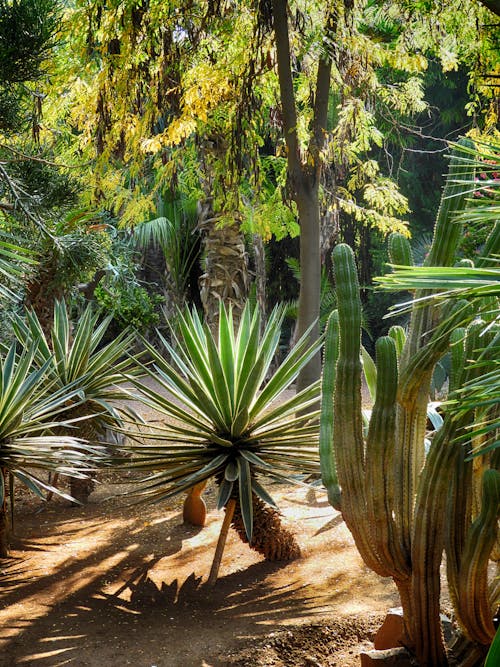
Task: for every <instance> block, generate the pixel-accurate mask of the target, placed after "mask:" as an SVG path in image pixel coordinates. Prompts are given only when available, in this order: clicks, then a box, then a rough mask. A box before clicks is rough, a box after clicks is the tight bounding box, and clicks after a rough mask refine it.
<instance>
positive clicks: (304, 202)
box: [272, 0, 336, 390]
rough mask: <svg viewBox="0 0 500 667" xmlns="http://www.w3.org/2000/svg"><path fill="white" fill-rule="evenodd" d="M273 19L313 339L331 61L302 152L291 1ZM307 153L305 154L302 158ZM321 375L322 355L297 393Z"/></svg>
mask: <svg viewBox="0 0 500 667" xmlns="http://www.w3.org/2000/svg"><path fill="white" fill-rule="evenodd" d="M272 6H273V20H274V33H275V40H276V57H277V64H278V78H279V85H280V97H281V106H282V112H283V131H284V135H285V142H286V148H287V160H288V181H289V186H290V189H291V196H292V198H293V199H294V201H295V203H296V204H297V209H298V213H299V225H300V273H301V281H300V282H301V284H300V294H299V321H298V333H299V335H300V334H302V333H304V331H306V330H307V329H308V328H309V327H310V326H311V325H312V326H313V328H312V330H311V334H310V337H311V341H313V340H315V339H317V337H318V335H319V325H318V320H319V305H320V290H321V256H320V206H319V197H318V192H319V182H320V178H321V169H322V156H321V152H322V149H323V145H324V141H325V136H326V124H327V112H328V96H329V91H330V74H331V60H330V58H329V56H327V55H326V52H327V49H326V48H325V52H324V54H322V56H321V57H320V59H319V63H318V70H317V76H316V89H315V96H314V112H313V119H312V127H311V130H312V132H311V139H310V142H309V145H308V147H307V150H305V151H304V150H303V149H301V146H300V143H299V138H298V134H297V109H296V101H295V92H294V85H293V76H292V65H291V53H290V38H289V33H288V11H287V10H288V2H287V0H273V1H272ZM335 30H336V20H334V16H333V14H330V13H329V14H328V16H327V17H326V21H325V36H327V35H331V34H332V33H333V32H335ZM302 153H305V154H302ZM320 374H321V358H320V353H319V352H318V354H316V355H315V356H314V357H313V359H311V361H310V362H309V364H307V366H305V368H304V369H303V370H302V371H301V373H300V375H299V378H298V380H297V389H298V390H300V389H302V388H303V387H305V386H307V384H310V383H311V382H312V381H314V380H317V379H318V378H319V377H320Z"/></svg>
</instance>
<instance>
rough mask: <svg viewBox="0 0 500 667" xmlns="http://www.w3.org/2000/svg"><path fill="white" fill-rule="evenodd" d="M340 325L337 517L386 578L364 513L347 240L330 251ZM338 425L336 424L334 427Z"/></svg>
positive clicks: (357, 330)
mask: <svg viewBox="0 0 500 667" xmlns="http://www.w3.org/2000/svg"><path fill="white" fill-rule="evenodd" d="M332 259H333V267H334V275H335V284H336V289H337V299H338V305H339V308H338V314H339V326H340V340H339V352H338V360H337V365H336V384H335V394H334V426H333V429H334V433H335V460H336V466H337V474H338V479H339V483H340V487H341V489H342V502H341V508H342V516H343V517H344V521H345V522H346V524H347V526H348V528H349V530H350V531H351V533H352V535H353V537H354V540H355V542H356V546H357V548H358V550H359V552H360V554H361V556H362V558H363V560H364V561H365V562H366V564H367V565H368V566H369V567H370V568H372V569H373V570H374V571H375V572H377V574H380V575H381V576H387V570H386V568H385V567H384V565H383V563H382V562H381V560H380V558H379V556H378V554H377V553H376V551H375V549H374V548H373V545H372V543H371V540H370V528H369V521H368V517H367V513H366V489H365V480H364V472H365V451H364V450H365V444H364V440H363V419H362V412H361V301H360V297H359V283H358V276H357V271H356V266H355V262H354V254H353V252H352V250H351V248H350V247H349V246H348V245H346V244H340V245H338V246H337V247H336V248H335V249H334V251H333V253H332ZM337 424H338V428H337Z"/></svg>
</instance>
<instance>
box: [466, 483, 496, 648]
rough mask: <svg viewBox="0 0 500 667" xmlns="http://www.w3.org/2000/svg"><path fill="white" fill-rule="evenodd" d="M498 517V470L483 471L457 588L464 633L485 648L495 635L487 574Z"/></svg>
mask: <svg viewBox="0 0 500 667" xmlns="http://www.w3.org/2000/svg"><path fill="white" fill-rule="evenodd" d="M499 517H500V473H499V472H498V470H486V471H485V473H484V475H483V501H482V508H481V513H480V514H479V516H478V517H477V519H476V520H475V521H474V523H473V524H472V526H471V527H470V529H469V532H468V534H467V538H466V541H465V548H464V552H463V556H462V567H461V572H460V576H459V587H458V595H459V601H460V620H461V623H462V624H463V629H464V630H465V634H466V635H467V636H468V637H470V639H472V640H473V641H475V642H478V643H480V644H484V645H485V646H486V647H487V646H489V645H490V643H491V641H492V640H493V637H494V635H495V626H494V625H493V619H492V613H491V606H490V599H489V595H488V577H487V574H488V561H489V555H490V552H491V550H492V548H493V545H494V544H495V541H496V539H497V534H498V519H499Z"/></svg>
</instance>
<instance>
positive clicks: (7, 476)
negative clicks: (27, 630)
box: [0, 343, 102, 556]
mask: <svg viewBox="0 0 500 667" xmlns="http://www.w3.org/2000/svg"><path fill="white" fill-rule="evenodd" d="M36 355H37V345H36V343H32V344H30V345H28V346H27V347H26V348H25V349H24V350H23V351H22V353H21V354H20V355H17V354H16V346H15V345H14V344H13V345H12V346H11V347H10V348H9V350H8V351H7V352H6V353H5V354H2V355H0V556H6V555H7V554H8V518H7V511H6V507H7V496H8V495H9V494H10V504H11V509H12V510H13V507H14V479H17V480H19V482H21V483H22V484H25V485H26V486H27V487H29V488H30V489H31V490H32V491H34V492H35V493H37V494H38V495H40V496H42V497H43V492H44V491H46V490H49V491H52V492H56V493H58V494H60V495H64V494H63V493H62V492H61V491H59V490H58V489H55V488H54V487H53V486H51V485H50V484H48V483H47V482H46V481H44V480H43V479H42V478H41V477H40V476H39V472H40V471H49V472H51V473H53V474H56V473H57V474H61V475H69V476H73V477H76V478H85V477H86V475H87V474H88V473H89V471H90V470H91V469H92V468H93V467H94V466H95V465H96V464H97V462H98V461H99V460H100V458H101V456H102V450H101V448H99V447H95V446H91V445H88V444H86V443H83V442H81V441H79V440H77V439H75V438H74V437H71V436H68V435H65V436H61V435H59V436H54V435H50V432H51V429H55V428H56V427H58V428H60V427H61V426H62V425H63V426H65V427H66V428H69V427H70V423H69V422H68V421H67V420H66V419H65V417H64V413H65V412H66V404H67V402H68V401H73V402H74V403H75V404H77V402H78V401H79V397H78V391H77V389H76V388H74V387H73V388H71V387H69V388H68V387H66V386H64V387H59V388H58V387H57V386H56V385H55V383H54V382H49V383H47V376H46V371H47V366H48V363H45V364H41V366H40V368H38V369H37V370H34V369H33V361H34V359H35V356H36Z"/></svg>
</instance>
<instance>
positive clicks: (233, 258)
mask: <svg viewBox="0 0 500 667" xmlns="http://www.w3.org/2000/svg"><path fill="white" fill-rule="evenodd" d="M200 211H201V213H202V215H200V220H199V223H198V226H199V228H200V230H201V231H202V234H203V240H202V244H203V254H204V272H203V274H202V276H201V278H200V296H201V302H202V304H203V310H204V313H205V320H206V322H207V323H208V325H209V327H210V329H211V330H212V331H214V332H216V330H217V325H218V315H219V302H220V301H222V302H223V303H225V304H226V305H231V306H232V309H233V318H234V322H235V324H237V323H238V322H239V319H240V315H241V313H242V311H243V308H244V307H245V302H246V300H247V298H248V290H249V286H250V277H249V271H248V255H247V252H246V250H245V239H244V236H243V234H242V232H241V229H240V226H239V224H238V222H230V223H222V224H219V223H220V216H215V215H213V214H212V210H211V207H210V206H207V204H205V205H203V206H201V207H200ZM207 215H208V217H206V216H207Z"/></svg>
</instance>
